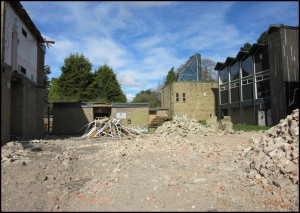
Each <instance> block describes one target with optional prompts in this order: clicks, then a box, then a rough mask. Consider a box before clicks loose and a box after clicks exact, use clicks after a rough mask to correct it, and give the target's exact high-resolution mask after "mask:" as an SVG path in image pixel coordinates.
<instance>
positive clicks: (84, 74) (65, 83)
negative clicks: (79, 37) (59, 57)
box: [57, 53, 93, 101]
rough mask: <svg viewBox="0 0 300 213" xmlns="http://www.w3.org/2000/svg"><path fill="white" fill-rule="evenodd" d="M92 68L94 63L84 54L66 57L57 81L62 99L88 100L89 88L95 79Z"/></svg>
mask: <svg viewBox="0 0 300 213" xmlns="http://www.w3.org/2000/svg"><path fill="white" fill-rule="evenodd" d="M91 69H92V64H91V63H90V62H89V60H88V59H87V58H86V57H85V56H83V55H82V54H81V55H78V54H77V53H76V54H70V56H69V57H67V58H65V61H64V65H63V66H62V67H61V71H62V74H61V76H60V77H59V79H58V82H57V84H58V85H57V86H58V96H59V98H60V101H88V98H89V94H88V92H87V88H88V86H89V85H90V84H91V83H92V80H93V75H92V73H91Z"/></svg>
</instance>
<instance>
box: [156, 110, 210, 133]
mask: <svg viewBox="0 0 300 213" xmlns="http://www.w3.org/2000/svg"><path fill="white" fill-rule="evenodd" d="M209 132H211V129H210V128H209V127H205V126H203V125H201V124H200V123H199V122H198V121H196V120H195V119H189V118H188V117H187V116H185V115H183V116H177V115H175V116H174V117H173V119H172V120H171V121H167V122H165V123H164V124H163V125H162V126H160V127H158V128H157V129H156V131H155V132H154V134H156V135H159V136H162V137H166V136H180V137H186V136H189V135H193V134H203V135H207V133H209Z"/></svg>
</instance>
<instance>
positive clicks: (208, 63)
mask: <svg viewBox="0 0 300 213" xmlns="http://www.w3.org/2000/svg"><path fill="white" fill-rule="evenodd" d="M215 66H216V63H215V62H214V61H212V60H210V59H202V60H201V74H200V79H199V80H200V81H201V82H216V81H217V76H218V74H217V72H216V71H215Z"/></svg>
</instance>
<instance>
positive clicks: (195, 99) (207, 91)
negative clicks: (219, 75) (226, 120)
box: [161, 81, 218, 120]
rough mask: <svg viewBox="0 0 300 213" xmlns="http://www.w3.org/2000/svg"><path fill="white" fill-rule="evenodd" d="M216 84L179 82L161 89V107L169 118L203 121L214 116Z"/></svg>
mask: <svg viewBox="0 0 300 213" xmlns="http://www.w3.org/2000/svg"><path fill="white" fill-rule="evenodd" d="M217 93H218V83H203V82H191V81H179V82H173V83H172V84H170V85H168V86H165V87H163V88H162V89H161V107H162V108H164V109H169V116H170V117H173V116H174V115H178V116H182V115H186V116H187V117H188V118H194V119H196V120H205V119H207V118H209V117H210V116H211V115H216V108H217V107H216V106H217V104H218V102H217V100H218V99H217Z"/></svg>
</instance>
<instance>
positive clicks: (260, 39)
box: [257, 31, 268, 44]
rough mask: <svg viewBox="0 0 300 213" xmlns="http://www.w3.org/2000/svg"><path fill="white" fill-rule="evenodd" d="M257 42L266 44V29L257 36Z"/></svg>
mask: <svg viewBox="0 0 300 213" xmlns="http://www.w3.org/2000/svg"><path fill="white" fill-rule="evenodd" d="M257 43H259V44H268V34H267V31H264V32H263V33H262V34H261V35H260V36H259V38H258V39H257Z"/></svg>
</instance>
